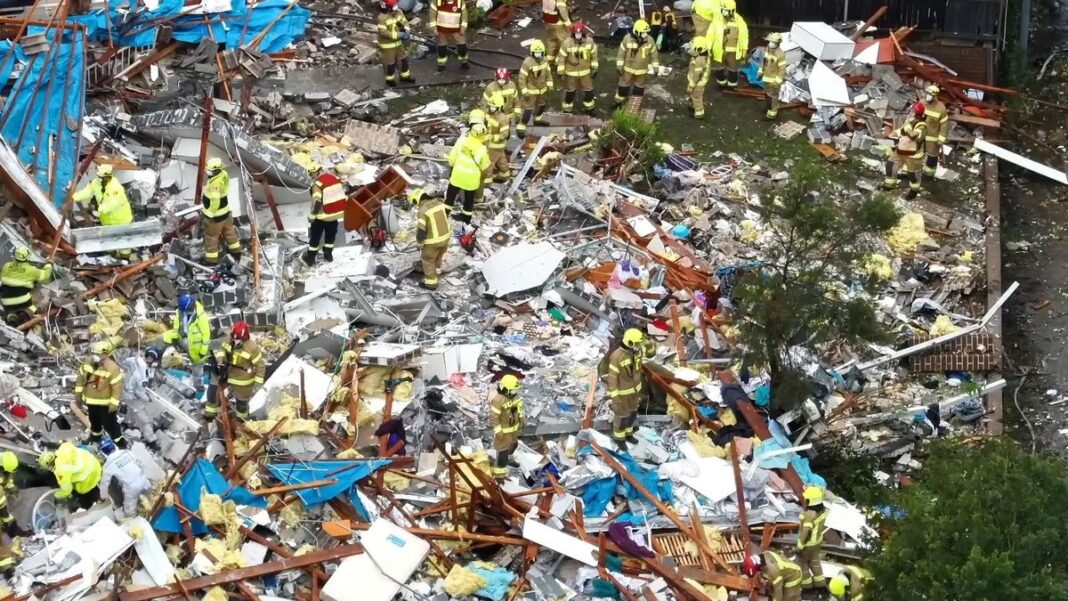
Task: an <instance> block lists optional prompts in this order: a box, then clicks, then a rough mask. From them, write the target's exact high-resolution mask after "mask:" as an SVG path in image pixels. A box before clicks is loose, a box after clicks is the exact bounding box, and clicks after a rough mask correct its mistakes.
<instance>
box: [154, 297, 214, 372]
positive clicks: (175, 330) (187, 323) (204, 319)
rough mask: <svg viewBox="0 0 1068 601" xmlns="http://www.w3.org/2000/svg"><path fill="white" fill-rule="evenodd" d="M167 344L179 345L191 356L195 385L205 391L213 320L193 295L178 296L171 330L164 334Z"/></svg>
mask: <svg viewBox="0 0 1068 601" xmlns="http://www.w3.org/2000/svg"><path fill="white" fill-rule="evenodd" d="M163 341H164V342H166V343H167V344H178V345H179V346H180V347H181V348H182V350H184V351H185V352H186V353H187V354H188V355H189V361H190V363H191V364H192V371H193V373H192V376H193V385H194V386H195V387H196V388H197V390H204V364H205V363H207V360H208V355H209V354H210V352H211V320H210V319H209V318H208V313H207V311H205V310H204V305H202V304H201V303H200V301H198V300H197V297H196V296H194V295H192V294H180V295H178V310H177V311H175V312H174V319H173V321H172V322H171V329H170V330H169V331H167V332H164V334H163Z"/></svg>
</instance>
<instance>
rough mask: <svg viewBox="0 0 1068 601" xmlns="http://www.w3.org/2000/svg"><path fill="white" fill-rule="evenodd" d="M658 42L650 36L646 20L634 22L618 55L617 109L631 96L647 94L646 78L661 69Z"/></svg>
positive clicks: (620, 46)
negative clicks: (657, 48)
mask: <svg viewBox="0 0 1068 601" xmlns="http://www.w3.org/2000/svg"><path fill="white" fill-rule="evenodd" d="M659 63H660V57H659V55H658V53H657V50H656V42H654V41H653V38H652V37H650V36H649V23H648V22H647V21H646V20H645V19H638V20H637V21H635V22H634V27H633V28H632V29H631V32H630V33H629V34H627V36H626V37H625V38H623V42H622V43H621V44H620V45H619V54H617V55H616V71H619V85H618V86H617V87H616V108H617V109H618V108H619V107H621V106H623V103H624V102H626V101H627V98H628V97H630V96H631V95H634V96H642V95H644V94H645V78H646V76H647V75H649V74H651V73H655V72H656V70H657V69H658V68H659V67H660V64H659Z"/></svg>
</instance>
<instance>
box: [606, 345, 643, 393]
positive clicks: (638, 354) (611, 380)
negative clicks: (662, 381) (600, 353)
mask: <svg viewBox="0 0 1068 601" xmlns="http://www.w3.org/2000/svg"><path fill="white" fill-rule="evenodd" d="M644 361H645V350H644V348H642V347H640V346H639V347H638V348H636V349H634V350H630V349H626V348H624V347H622V346H621V347H619V348H617V349H616V350H614V351H612V354H611V355H609V357H608V396H609V397H610V398H612V399H617V398H630V397H633V396H637V395H638V394H640V393H641V391H642V381H643V380H644V379H645V376H644V375H643V374H642V364H643V363H644Z"/></svg>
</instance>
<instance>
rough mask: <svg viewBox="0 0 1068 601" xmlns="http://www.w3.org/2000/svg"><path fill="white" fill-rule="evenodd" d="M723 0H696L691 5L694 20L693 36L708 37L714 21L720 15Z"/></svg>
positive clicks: (691, 14)
mask: <svg viewBox="0 0 1068 601" xmlns="http://www.w3.org/2000/svg"><path fill="white" fill-rule="evenodd" d="M720 2H721V0H694V3H693V5H691V6H690V19H691V20H692V21H693V37H694V38H695V39H696V38H703V37H708V30H709V28H710V27H712V21H715V20H716V16H717V15H719V7H720Z"/></svg>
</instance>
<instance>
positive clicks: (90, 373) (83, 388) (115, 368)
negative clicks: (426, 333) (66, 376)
mask: <svg viewBox="0 0 1068 601" xmlns="http://www.w3.org/2000/svg"><path fill="white" fill-rule="evenodd" d="M122 378H123V373H122V368H121V367H119V364H118V363H115V361H113V360H112V359H111V357H105V358H104V360H103V361H101V362H100V363H93V362H91V361H90V362H86V363H82V365H81V367H80V368H78V378H77V379H76V380H75V381H74V397H75V398H77V399H81V400H82V401H84V402H85V404H86V405H108V406H115V407H118V406H119V399H121V398H122Z"/></svg>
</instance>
